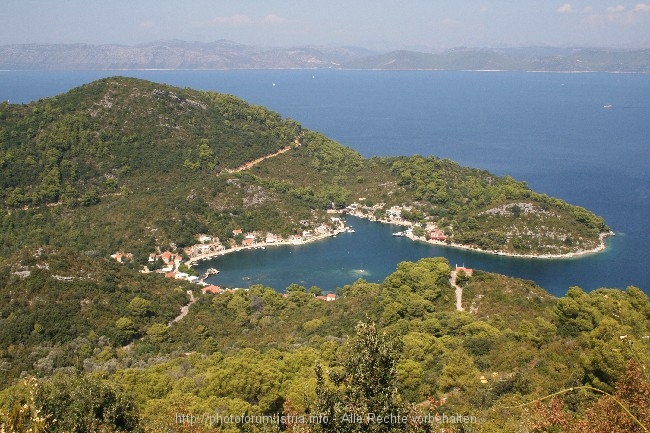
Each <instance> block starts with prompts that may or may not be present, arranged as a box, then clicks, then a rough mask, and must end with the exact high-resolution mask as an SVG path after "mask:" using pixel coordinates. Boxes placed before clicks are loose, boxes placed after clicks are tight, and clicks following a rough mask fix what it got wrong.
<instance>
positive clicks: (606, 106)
mask: <svg viewBox="0 0 650 433" xmlns="http://www.w3.org/2000/svg"><path fill="white" fill-rule="evenodd" d="M613 107H614V106H613V105H612V104H605V105H603V108H613Z"/></svg>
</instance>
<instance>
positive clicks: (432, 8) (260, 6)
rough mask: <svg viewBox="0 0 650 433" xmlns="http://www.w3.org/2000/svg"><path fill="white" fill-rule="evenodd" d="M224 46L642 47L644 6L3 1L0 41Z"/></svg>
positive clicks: (596, 2) (496, 1)
mask: <svg viewBox="0 0 650 433" xmlns="http://www.w3.org/2000/svg"><path fill="white" fill-rule="evenodd" d="M169 40H182V41H188V42H204V43H207V42H215V41H219V40H229V41H233V42H236V43H241V44H244V45H254V46H266V47H291V46H352V47H359V48H365V49H369V50H375V51H386V50H394V49H410V50H423V51H436V50H447V49H450V48H455V47H474V48H479V47H485V48H487V47H492V48H494V47H499V48H507V47H551V46H552V47H600V48H648V47H650V0H649V1H648V3H642V2H639V1H638V0H632V1H620V0H611V1H603V0H591V1H571V2H567V1H562V0H561V1H553V2H548V1H544V2H540V1H538V0H522V1H519V2H516V3H514V2H508V1H506V0H490V1H488V0H468V1H464V2H454V1H442V2H429V1H425V0H411V1H409V2H397V1H394V0H392V1H391V0H374V1H370V0H354V1H342V0H332V1H329V2H318V3H316V2H313V3H307V2H304V1H299V0H265V1H261V0H260V1H254V0H242V1H237V2H226V1H221V0H217V1H209V0H188V1H186V2H183V3H182V4H181V3H180V2H175V1H172V0H139V1H138V0H136V1H132V2H126V1H123V0H116V1H112V2H101V1H90V2H89V1H87V0H67V1H62V2H51V1H47V0H7V2H6V4H5V5H4V6H3V8H2V10H1V11H0V45H10V44H30V43H36V44H39V43H40V44H44V43H50V44H69V43H86V44H94V45H104V44H121V45H139V44H146V43H152V42H156V41H169Z"/></svg>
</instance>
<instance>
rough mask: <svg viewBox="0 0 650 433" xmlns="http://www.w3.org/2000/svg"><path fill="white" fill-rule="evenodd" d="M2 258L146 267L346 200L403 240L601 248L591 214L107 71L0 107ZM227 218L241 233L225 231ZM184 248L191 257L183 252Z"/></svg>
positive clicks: (211, 97) (500, 182)
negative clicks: (76, 258)
mask: <svg viewBox="0 0 650 433" xmlns="http://www.w3.org/2000/svg"><path fill="white" fill-rule="evenodd" d="M0 128H2V129H1V130H2V136H0V139H1V142H2V147H1V148H0V161H1V164H2V167H3V176H2V179H0V183H1V184H2V190H1V192H0V203H1V204H2V206H3V207H4V210H5V213H4V216H3V218H4V221H5V226H7V227H14V228H13V229H12V230H3V231H2V233H1V234H0V241H1V242H0V245H1V247H0V248H1V249H2V253H3V256H5V257H6V256H10V255H11V254H14V253H16V252H18V251H20V250H21V249H24V248H38V247H41V246H44V245H62V246H74V247H75V248H76V249H78V250H79V251H93V252H94V254H100V255H103V256H105V257H107V256H109V255H111V254H114V253H115V252H116V251H119V252H123V254H124V256H126V254H127V253H128V254H129V255H128V257H132V259H131V261H132V262H133V263H134V264H135V265H138V266H139V265H143V264H146V263H147V261H148V256H149V254H150V253H151V252H153V251H155V250H156V249H159V250H166V249H169V248H171V250H172V251H174V250H178V251H181V250H183V249H187V248H189V247H191V246H192V245H196V244H199V243H200V242H198V241H197V235H198V234H204V235H206V236H210V237H211V238H214V239H219V240H220V243H221V244H223V246H224V248H232V247H240V246H246V245H245V243H246V242H251V240H250V239H249V240H247V239H246V235H247V234H248V235H249V236H252V237H253V239H256V238H257V239H258V240H264V241H266V240H267V238H269V239H275V240H276V242H278V241H280V240H282V239H284V240H289V241H299V240H300V241H305V240H307V239H308V238H309V237H310V236H314V235H318V236H326V235H327V234H328V233H334V232H335V230H337V229H338V227H337V223H336V222H333V220H332V214H333V213H341V212H355V214H357V215H359V216H364V217H367V218H371V219H375V220H391V221H393V222H395V221H398V222H399V223H401V224H406V225H410V226H412V232H411V233H412V236H413V238H417V239H425V240H428V241H432V242H438V243H444V244H446V245H449V246H454V247H461V248H472V249H476V250H480V251H485V252H490V253H494V254H504V255H517V256H525V257H566V256H572V255H579V254H585V253H589V252H594V251H599V250H601V249H602V248H603V245H604V241H603V240H604V237H605V236H607V235H609V234H611V232H610V230H609V228H608V227H607V225H606V224H605V222H604V220H603V219H602V218H601V217H598V216H596V215H594V214H593V213H591V212H589V211H588V210H586V209H584V208H581V207H578V206H573V205H570V204H568V203H566V202H564V201H562V200H560V199H557V198H552V197H549V196H547V195H545V194H539V193H536V192H534V191H532V190H531V189H530V188H528V187H527V186H526V184H525V183H523V182H519V181H516V180H514V179H512V178H511V177H509V176H504V177H501V176H496V175H494V174H491V173H489V172H487V171H484V170H479V169H473V168H467V167H462V166H460V165H458V164H456V163H455V162H453V161H449V160H446V159H440V158H436V157H433V156H430V157H424V156H413V157H390V158H370V159H365V158H363V157H362V156H361V155H359V154H358V153H357V152H355V151H353V150H352V149H349V148H347V147H344V146H342V145H340V144H338V143H336V142H334V141H332V140H330V139H328V138H327V137H325V136H323V135H322V134H319V133H317V132H313V131H309V130H306V129H303V128H302V127H301V126H300V125H299V124H298V123H297V122H295V121H294V120H291V119H283V118H282V117H281V116H280V115H279V114H277V113H274V112H272V111H269V110H267V109H265V108H263V107H259V106H254V105H250V104H247V103H246V102H244V101H241V100H239V99H237V98H235V97H233V96H229V95H222V94H217V93H213V92H203V91H195V90H191V89H180V88H175V87H171V86H167V85H163V84H157V83H152V82H147V81H143V80H138V79H134V78H123V77H112V78H106V79H102V80H98V81H95V82H93V83H90V84H87V85H84V86H82V87H79V88H76V89H73V90H71V91H69V92H68V93H66V94H62V95H59V96H56V97H52V98H47V99H44V100H40V101H37V102H34V103H31V104H26V105H12V104H7V103H3V104H1V105H0ZM235 230H242V231H243V232H242V234H241V235H240V236H237V235H236V234H234V233H236V232H234V231H235ZM188 258H189V257H188Z"/></svg>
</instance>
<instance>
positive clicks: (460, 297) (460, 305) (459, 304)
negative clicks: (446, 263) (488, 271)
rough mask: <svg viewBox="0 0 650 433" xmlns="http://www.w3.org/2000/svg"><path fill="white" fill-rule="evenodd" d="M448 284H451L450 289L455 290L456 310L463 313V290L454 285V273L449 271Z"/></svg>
mask: <svg viewBox="0 0 650 433" xmlns="http://www.w3.org/2000/svg"><path fill="white" fill-rule="evenodd" d="M449 284H451V287H453V288H455V289H456V310H458V311H465V309H464V308H463V288H462V287H460V286H459V285H458V284H456V271H451V278H450V279H449Z"/></svg>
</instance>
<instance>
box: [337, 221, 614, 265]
mask: <svg viewBox="0 0 650 433" xmlns="http://www.w3.org/2000/svg"><path fill="white" fill-rule="evenodd" d="M350 215H352V216H355V217H357V218H364V219H367V220H369V221H374V222H378V223H383V224H393V225H399V226H403V227H413V223H412V222H410V221H404V220H400V221H395V220H382V219H375V218H372V217H369V216H368V215H365V214H363V213H361V212H350ZM615 235H616V233H614V232H613V231H611V230H610V231H609V232H607V233H600V234H599V235H598V238H599V240H600V243H599V245H598V246H597V247H595V248H592V249H589V250H579V251H575V252H572V253H563V254H516V253H509V252H505V251H491V250H483V249H481V248H478V247H473V246H470V245H464V244H457V243H453V242H452V243H449V244H448V243H447V242H445V241H437V240H430V239H425V238H423V237H418V236H414V235H413V233H412V232H408V233H407V234H406V237H408V238H409V239H411V240H412V241H414V242H423V243H427V244H431V245H438V246H443V247H450V248H457V249H461V250H466V251H474V252H477V253H483V254H492V255H495V256H503V257H513V258H521V259H570V258H579V257H583V256H587V255H591V254H597V253H600V252H602V251H605V250H606V249H607V243H606V242H605V239H607V238H608V237H611V236H615Z"/></svg>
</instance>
